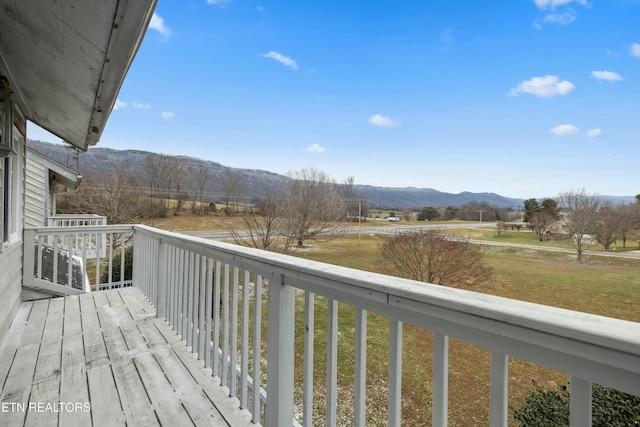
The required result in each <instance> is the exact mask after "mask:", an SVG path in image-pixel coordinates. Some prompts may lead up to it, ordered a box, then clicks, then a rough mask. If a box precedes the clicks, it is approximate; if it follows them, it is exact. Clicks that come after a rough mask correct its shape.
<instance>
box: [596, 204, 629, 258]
mask: <svg viewBox="0 0 640 427" xmlns="http://www.w3.org/2000/svg"><path fill="white" fill-rule="evenodd" d="M623 215H624V212H623V210H622V207H621V206H615V205H613V204H612V203H611V202H603V203H602V205H601V206H600V209H598V219H597V223H596V227H595V232H594V237H595V239H596V241H597V242H598V243H600V244H601V245H602V246H603V247H604V250H605V251H607V252H608V251H610V250H611V245H613V244H614V243H615V242H616V240H618V237H619V236H620V233H621V230H622V226H623V221H624V217H623Z"/></svg>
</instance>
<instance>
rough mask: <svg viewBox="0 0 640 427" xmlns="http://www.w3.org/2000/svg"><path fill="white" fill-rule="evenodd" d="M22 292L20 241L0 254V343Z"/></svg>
mask: <svg viewBox="0 0 640 427" xmlns="http://www.w3.org/2000/svg"><path fill="white" fill-rule="evenodd" d="M21 290H22V240H20V241H17V242H12V243H11V245H9V246H7V247H5V249H4V251H3V252H2V253H0V296H1V297H0V341H2V338H3V337H4V335H5V333H6V332H7V329H8V328H9V326H10V325H11V322H12V321H13V317H14V315H15V313H16V310H17V309H18V306H19V305H20V292H21Z"/></svg>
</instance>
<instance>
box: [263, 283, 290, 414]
mask: <svg viewBox="0 0 640 427" xmlns="http://www.w3.org/2000/svg"><path fill="white" fill-rule="evenodd" d="M268 292H269V319H268V328H269V329H268V333H267V334H268V340H269V341H268V342H269V345H268V347H267V416H266V419H267V421H266V425H268V426H269V427H290V426H291V425H292V423H293V364H294V351H293V339H294V320H295V294H294V288H293V287H291V286H287V285H284V284H283V282H282V275H281V274H274V275H273V276H272V277H271V279H270V280H269V291H268Z"/></svg>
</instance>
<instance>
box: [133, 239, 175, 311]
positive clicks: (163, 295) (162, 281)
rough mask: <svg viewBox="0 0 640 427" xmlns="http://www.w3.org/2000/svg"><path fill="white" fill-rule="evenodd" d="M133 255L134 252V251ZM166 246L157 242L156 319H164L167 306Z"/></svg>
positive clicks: (167, 263) (160, 241) (167, 262)
mask: <svg viewBox="0 0 640 427" xmlns="http://www.w3.org/2000/svg"><path fill="white" fill-rule="evenodd" d="M133 253H134V254H135V253H136V251H135V250H134V251H133ZM167 256H168V254H167V244H166V243H163V242H162V239H160V240H158V259H157V266H156V269H155V270H156V273H157V276H156V280H157V281H156V298H157V301H156V317H162V318H164V317H166V306H167V276H168V274H169V272H168V265H169V260H168V259H167Z"/></svg>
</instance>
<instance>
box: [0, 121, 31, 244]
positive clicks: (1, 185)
mask: <svg viewBox="0 0 640 427" xmlns="http://www.w3.org/2000/svg"><path fill="white" fill-rule="evenodd" d="M12 130H13V132H12V135H11V138H12V140H13V146H14V147H15V148H16V152H15V154H12V155H10V156H7V157H0V169H1V171H0V178H1V181H0V191H1V193H2V194H1V197H0V203H2V211H1V214H2V217H1V218H0V219H1V222H2V229H1V232H2V247H4V246H6V245H7V244H10V243H11V242H14V241H19V240H20V238H21V233H22V199H23V197H22V193H23V188H24V184H23V175H24V165H23V162H24V156H23V155H22V153H23V152H24V139H25V138H24V136H23V134H22V133H21V132H20V131H19V130H18V128H17V127H16V126H13V129H12Z"/></svg>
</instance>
